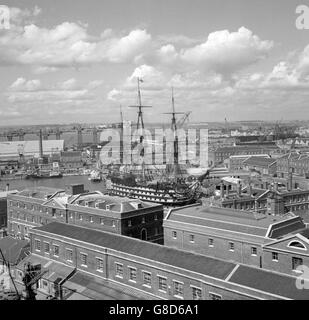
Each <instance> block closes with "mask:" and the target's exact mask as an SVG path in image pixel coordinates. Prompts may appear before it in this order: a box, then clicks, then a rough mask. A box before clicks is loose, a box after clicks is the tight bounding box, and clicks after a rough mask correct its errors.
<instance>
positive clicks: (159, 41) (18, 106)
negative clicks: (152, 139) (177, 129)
mask: <svg viewBox="0 0 309 320" xmlns="http://www.w3.org/2000/svg"><path fill="white" fill-rule="evenodd" d="M1 4H2V5H7V6H9V7H10V16H11V17H10V18H11V19H10V29H9V30H6V29H1V30H0V68H1V75H0V90H1V94H0V126H10V125H23V124H24V125H32V124H33V125H35V124H48V123H59V124H65V123H74V122H82V123H106V122H119V121H120V113H119V106H120V105H122V110H123V113H124V117H125V119H126V120H131V121H136V110H132V109H130V108H128V106H129V105H132V104H136V102H137V101H136V100H137V96H136V77H137V76H139V77H142V78H143V80H144V82H143V83H142V86H141V89H142V98H143V102H144V103H145V104H147V105H151V106H152V108H151V109H147V110H146V112H145V114H144V117H145V122H160V121H162V122H165V123H166V122H167V121H168V119H167V115H164V114H163V113H164V112H166V111H168V110H171V87H172V86H173V87H174V93H175V104H176V109H177V111H189V110H190V111H192V114H191V115H190V119H191V121H193V122H201V121H204V122H207V121H209V122H213V121H219V122H224V119H225V118H227V120H228V121H230V122H232V121H241V120H274V121H275V120H296V119H300V120H304V119H309V114H307V112H308V111H307V109H308V101H309V99H308V98H309V90H308V89H309V30H308V29H307V30H298V29H297V28H296V26H295V21H296V18H297V16H298V15H297V14H296V12H295V10H296V7H297V6H298V5H301V4H304V5H307V6H309V3H307V1H302V0H300V1H298V0H289V1H282V0H268V1H267V0H259V1H258V0H255V1H253V0H233V1H229V0H225V1H223V0H216V1H210V0H164V1H163V0H88V1H82V0H61V1H60V0H54V1H47V0H40V1H38V0H37V1H35V0H27V1H21V0H19V1H17V0H10V1H8V2H7V3H5V2H3V3H1Z"/></svg>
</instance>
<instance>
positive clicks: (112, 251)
mask: <svg viewBox="0 0 309 320" xmlns="http://www.w3.org/2000/svg"><path fill="white" fill-rule="evenodd" d="M30 238H31V240H30V243H31V255H29V256H28V257H27V258H26V259H24V260H23V262H22V263H20V265H19V270H20V271H19V272H18V273H17V275H16V281H17V282H19V283H20V285H21V278H22V277H23V270H24V269H23V265H24V264H25V263H33V264H40V265H41V267H42V270H46V273H45V274H44V275H43V277H42V279H40V281H39V283H38V291H40V292H41V293H42V292H45V294H46V295H54V294H55V281H56V280H55V279H58V281H57V291H58V292H59V291H60V292H62V293H61V294H59V293H58V296H61V297H64V296H65V297H70V293H68V291H70V288H74V290H75V294H79V296H83V297H84V298H96V299H102V297H104V291H102V292H101V291H100V290H106V286H108V285H113V286H114V287H115V288H121V290H123V292H130V294H131V295H133V296H135V297H138V298H142V299H143V298H144V299H152V300H154V299H169V300H183V299H187V300H201V299H203V300H204V299H205V300H221V299H228V300H232V299H233V300H252V299H274V300H278V299H308V297H309V293H308V292H307V291H306V290H297V288H296V287H295V285H294V287H293V281H294V282H295V279H294V278H292V277H289V276H285V275H282V274H278V273H274V272H272V273H270V272H267V271H265V270H261V269H259V268H252V267H247V266H244V265H240V264H235V263H233V262H228V261H223V260H219V259H214V258H211V257H207V256H204V255H199V254H193V253H190V252H187V251H180V250H177V249H173V248H170V247H166V246H160V245H158V244H154V243H150V242H145V241H141V240H138V239H134V238H130V237H124V236H121V235H117V234H112V233H105V232H101V231H97V230H91V229H88V228H82V227H77V226H71V225H68V224H61V223H58V222H54V223H51V224H48V225H45V226H42V227H37V228H34V229H32V230H31V231H30ZM51 269H52V270H53V271H51ZM244 269H246V270H245V271H244ZM248 274H250V277H247V275H248ZM270 276H271V277H272V279H273V281H275V282H276V281H278V279H279V278H280V285H278V286H269V281H268V278H269V277H270ZM82 279H84V283H85V279H87V282H86V283H87V285H83V284H82V282H81V280H82ZM259 279H261V280H260V281H259ZM263 279H264V280H263ZM59 284H60V285H59ZM63 291H65V293H64V292H63ZM105 294H106V291H105ZM109 298H110V299H111V298H113V297H111V296H110V297H109Z"/></svg>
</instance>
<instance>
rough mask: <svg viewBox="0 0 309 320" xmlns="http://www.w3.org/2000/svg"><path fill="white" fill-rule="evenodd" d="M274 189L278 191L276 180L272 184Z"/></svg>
mask: <svg viewBox="0 0 309 320" xmlns="http://www.w3.org/2000/svg"><path fill="white" fill-rule="evenodd" d="M274 190H275V191H278V182H275V184H274Z"/></svg>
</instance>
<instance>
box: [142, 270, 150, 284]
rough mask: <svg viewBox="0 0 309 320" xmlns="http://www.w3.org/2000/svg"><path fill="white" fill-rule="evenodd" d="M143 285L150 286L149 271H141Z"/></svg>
mask: <svg viewBox="0 0 309 320" xmlns="http://www.w3.org/2000/svg"><path fill="white" fill-rule="evenodd" d="M143 285H145V286H147V287H151V273H150V272H143Z"/></svg>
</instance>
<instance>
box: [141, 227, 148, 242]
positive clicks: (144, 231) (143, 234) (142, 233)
mask: <svg viewBox="0 0 309 320" xmlns="http://www.w3.org/2000/svg"><path fill="white" fill-rule="evenodd" d="M141 239H142V240H147V230H146V229H145V228H143V229H142V231H141Z"/></svg>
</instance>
